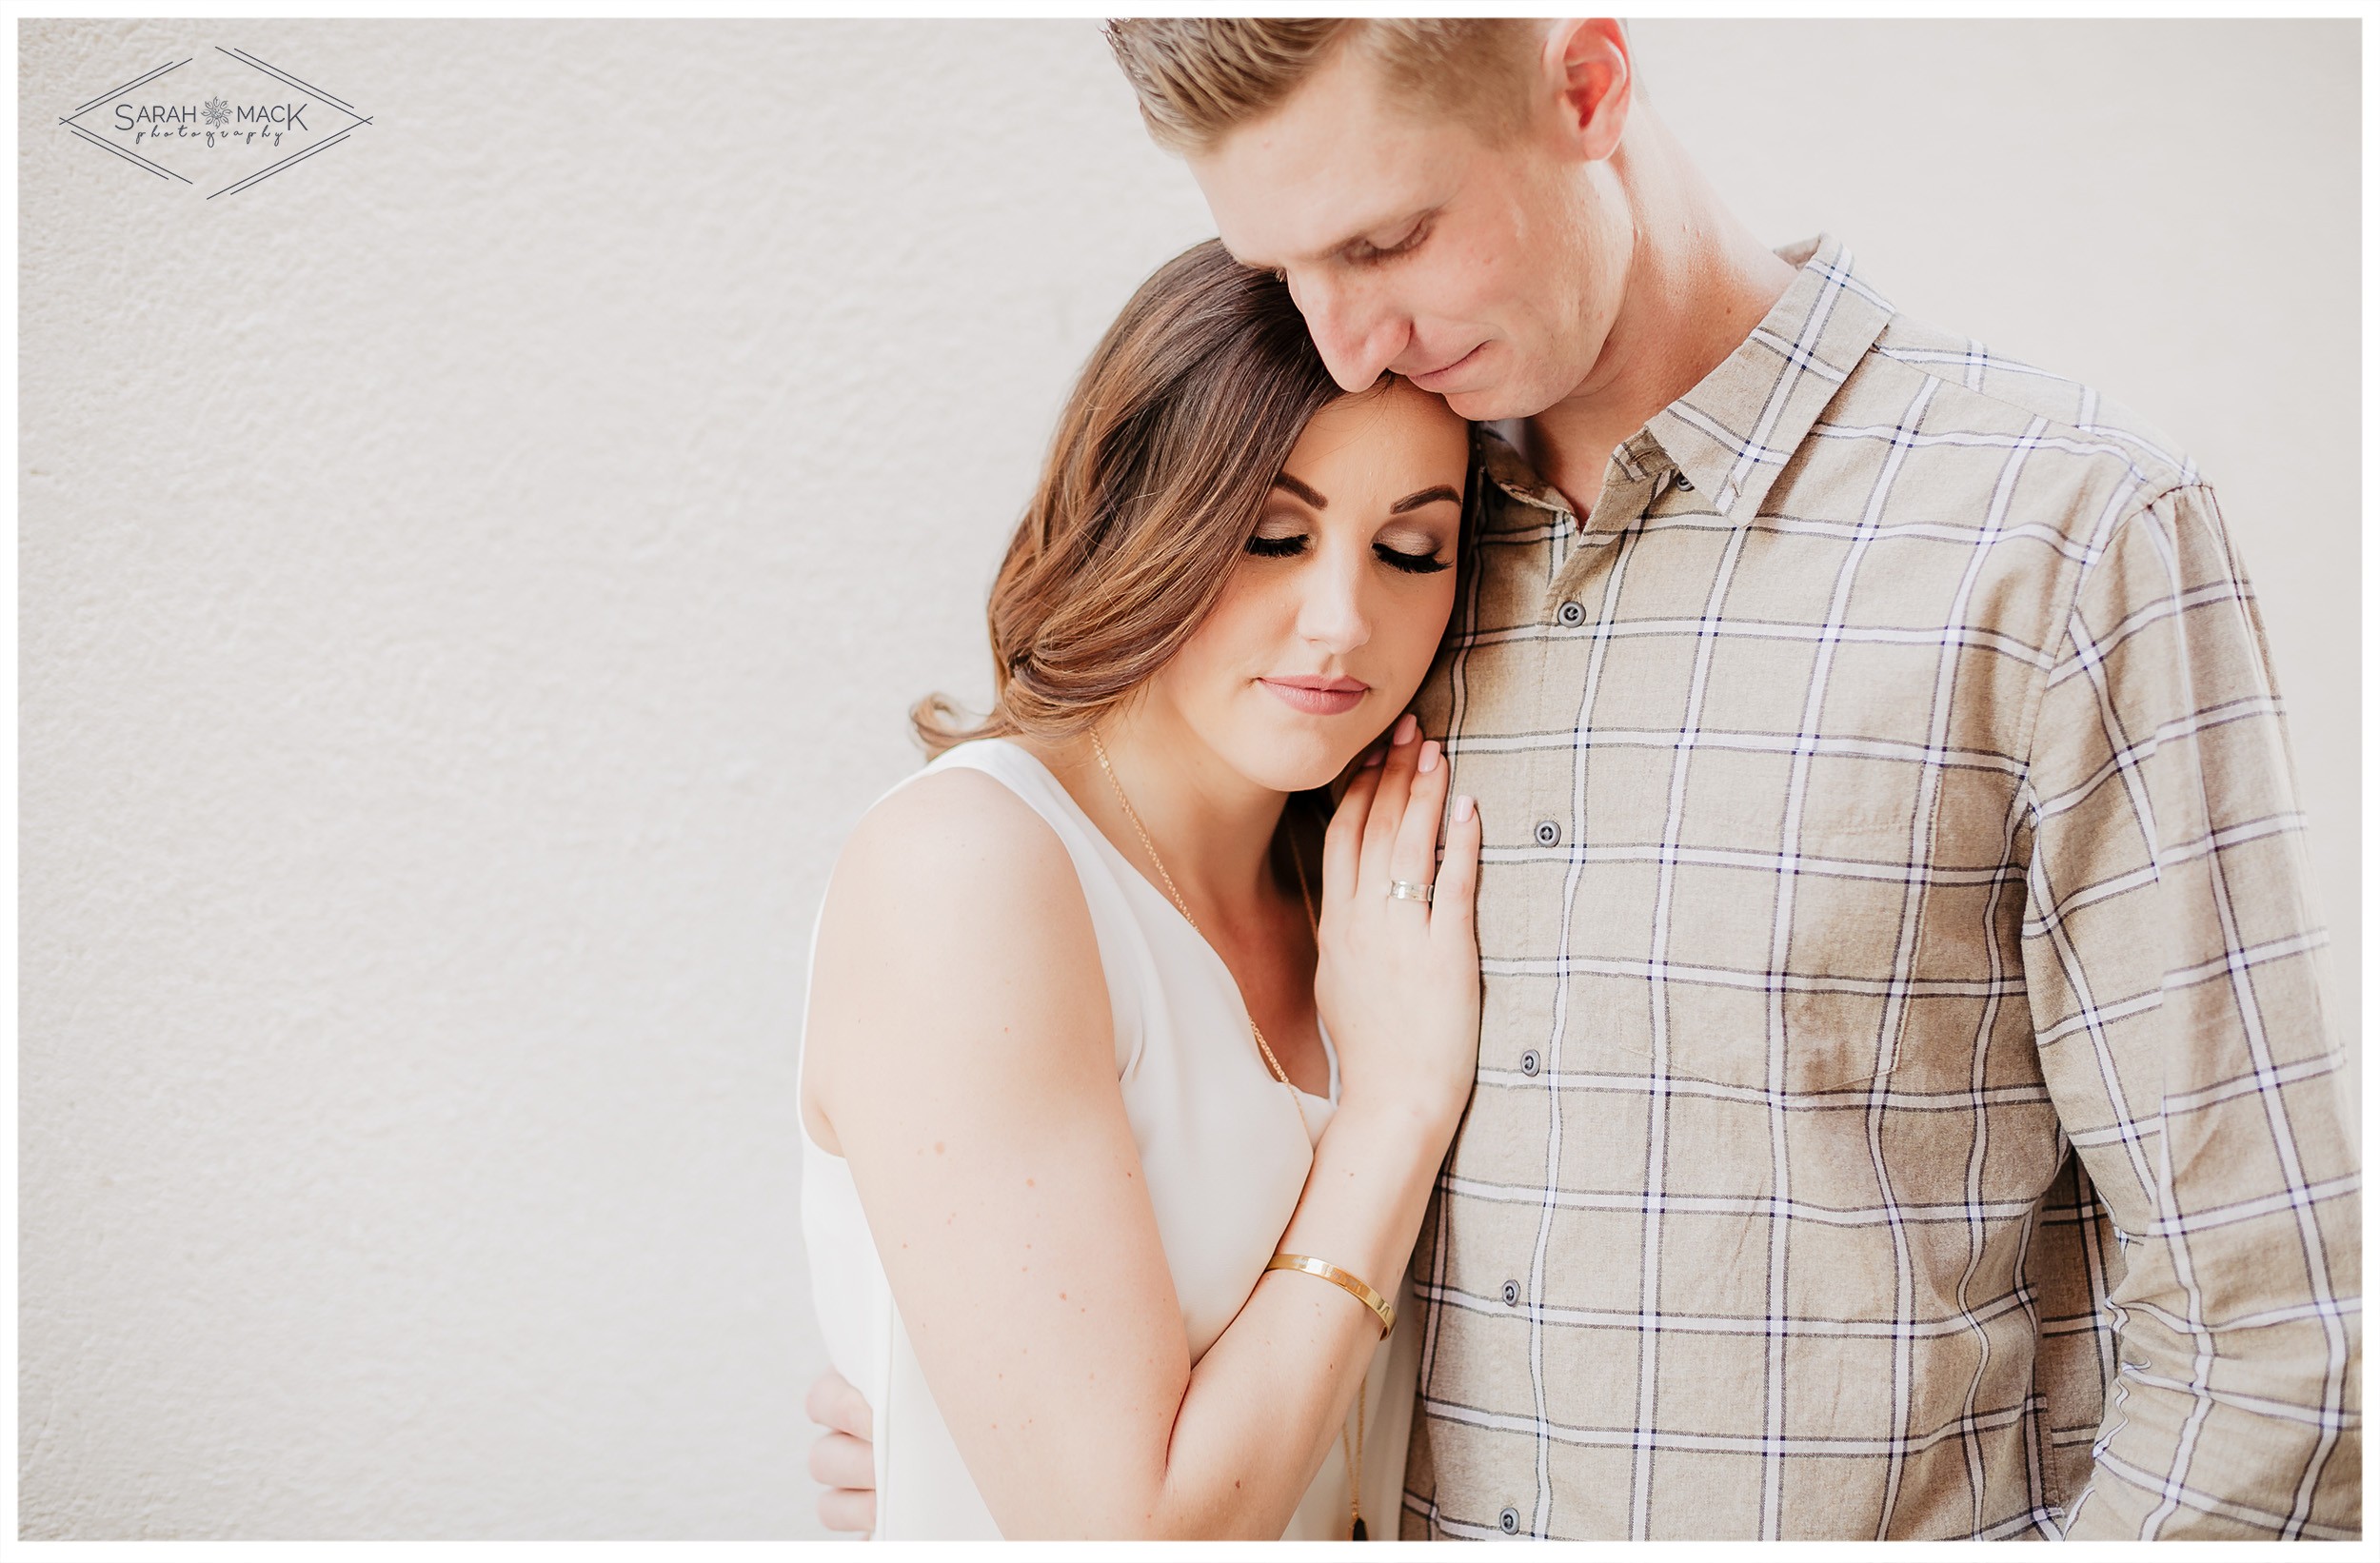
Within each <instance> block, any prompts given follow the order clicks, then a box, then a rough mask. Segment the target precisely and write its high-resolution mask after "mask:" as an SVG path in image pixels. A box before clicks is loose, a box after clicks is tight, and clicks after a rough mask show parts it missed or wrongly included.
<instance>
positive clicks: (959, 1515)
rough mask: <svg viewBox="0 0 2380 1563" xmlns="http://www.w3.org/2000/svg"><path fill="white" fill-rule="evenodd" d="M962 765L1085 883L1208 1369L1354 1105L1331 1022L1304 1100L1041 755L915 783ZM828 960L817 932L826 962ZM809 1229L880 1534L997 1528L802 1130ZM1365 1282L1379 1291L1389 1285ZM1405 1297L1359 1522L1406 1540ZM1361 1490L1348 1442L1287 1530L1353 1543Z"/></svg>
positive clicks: (1408, 1332) (878, 1275)
mask: <svg viewBox="0 0 2380 1563" xmlns="http://www.w3.org/2000/svg"><path fill="white" fill-rule="evenodd" d="M959 766H966V767H969V768H972V769H975V770H980V771H982V772H984V773H986V774H987V775H990V776H992V777H995V778H997V779H998V780H999V781H1001V782H1004V783H1005V784H1006V785H1007V786H1008V787H1009V788H1010V789H1011V790H1013V791H1014V792H1015V793H1016V794H1017V795H1018V796H1019V797H1020V798H1022V799H1023V800H1024V801H1026V802H1027V803H1029V804H1030V805H1032V807H1033V809H1034V811H1035V812H1036V813H1038V814H1039V815H1040V816H1041V818H1042V819H1043V820H1044V821H1048V824H1049V827H1050V829H1051V830H1053V831H1055V832H1056V833H1057V835H1058V839H1059V841H1061V842H1063V843H1064V845H1065V848H1066V851H1067V854H1068V855H1069V856H1070V857H1071V858H1072V859H1073V860H1074V865H1075V872H1076V873H1077V874H1078V875H1079V876H1080V878H1081V881H1082V894H1083V899H1084V900H1086V901H1087V902H1088V903H1089V905H1090V910H1091V923H1092V926H1093V928H1094V929H1095V930H1096V931H1097V933H1098V936H1099V951H1100V964H1101V969H1102V971H1103V972H1104V973H1105V976H1106V979H1107V992H1108V996H1109V999H1110V1000H1111V1002H1112V1005H1113V1008H1114V1010H1115V1019H1116V1082H1117V1085H1118V1087H1119V1089H1120V1090H1121V1092H1122V1093H1123V1100H1124V1112H1125V1115H1126V1116H1127V1118H1129V1119H1130V1121H1131V1124H1132V1136H1133V1139H1134V1140H1135V1142H1136V1143H1137V1144H1138V1145H1139V1147H1140V1166H1141V1176H1142V1177H1143V1178H1144V1179H1145V1181H1146V1184H1147V1187H1148V1191H1149V1195H1150V1197H1151V1199H1152V1200H1153V1201H1154V1203H1155V1205H1156V1209H1157V1223H1158V1229H1159V1232H1160V1236H1161V1237H1162V1238H1163V1241H1164V1245H1165V1259H1166V1263H1167V1265H1168V1267H1169V1268H1170V1269H1171V1270H1172V1271H1173V1276H1174V1290H1175V1292H1176V1294H1177V1295H1178V1296H1179V1297H1180V1302H1181V1327H1182V1333H1183V1334H1184V1335H1186V1336H1187V1337H1188V1340H1189V1345H1190V1355H1191V1360H1192V1361H1193V1362H1195V1361H1197V1360H1198V1358H1199V1357H1200V1356H1201V1355H1204V1354H1205V1352H1206V1349H1207V1348H1208V1347H1209V1346H1211V1345H1213V1344H1214V1342H1215V1339H1216V1337H1217V1336H1219V1335H1221V1334H1222V1332H1223V1329H1224V1327H1225V1326H1226V1325H1228V1324H1229V1323H1230V1322H1231V1321H1232V1317H1233V1316H1235V1315H1236V1314H1238V1313H1239V1311H1240V1305H1241V1304H1242V1303H1244V1302H1246V1301H1247V1298H1248V1294H1249V1293H1250V1292H1251V1291H1253V1290H1254V1289H1255V1286H1256V1283H1257V1281H1258V1279H1259V1276H1262V1274H1263V1271H1264V1264H1265V1261H1266V1260H1268V1259H1270V1258H1271V1257H1272V1256H1273V1254H1274V1252H1275V1249H1276V1246H1277V1244H1278V1241H1279V1237H1280V1234H1281V1232H1282V1229H1283V1228H1284V1227H1286V1226H1287V1225H1288V1222H1289V1217H1290V1214H1291V1212H1292V1211H1293V1210H1295V1209H1296V1207H1297V1203H1298V1197H1299V1192H1300V1191H1301V1190H1302V1189H1303V1188H1304V1186H1305V1178H1306V1172H1307V1169H1308V1168H1309V1167H1310V1166H1311V1165H1312V1163H1313V1156H1314V1138H1319V1136H1320V1134H1321V1131H1322V1126H1323V1124H1324V1123H1326V1122H1328V1121H1329V1118H1330V1116H1331V1113H1332V1112H1333V1110H1334V1107H1335V1104H1336V1102H1337V1100H1338V1098H1339V1055H1338V1053H1337V1051H1336V1050H1335V1049H1333V1048H1332V1047H1331V1045H1330V1039H1329V1036H1328V1034H1327V1033H1326V1034H1325V1035H1324V1037H1323V1039H1322V1040H1323V1047H1324V1051H1325V1052H1326V1053H1327V1054H1328V1055H1329V1058H1330V1096H1329V1097H1328V1098H1323V1097H1317V1096H1314V1095H1311V1094H1310V1093H1307V1092H1303V1091H1297V1092H1296V1097H1295V1098H1292V1096H1291V1092H1292V1091H1295V1090H1296V1088H1295V1087H1284V1086H1283V1085H1282V1084H1281V1083H1280V1082H1279V1080H1278V1079H1276V1078H1274V1077H1273V1076H1272V1074H1271V1073H1270V1072H1269V1071H1267V1069H1266V1068H1265V1065H1264V1061H1263V1059H1262V1058H1260V1057H1259V1055H1258V1053H1257V1050H1256V1045H1255V1042H1254V1039H1252V1038H1251V1037H1250V1036H1249V1033H1248V1012H1247V1007H1246V1005H1245V1004H1244V1003H1243V1002H1242V1001H1241V999H1240V988H1239V985H1238V983H1237V982H1235V981H1234V980H1233V979H1232V975H1231V972H1230V969H1229V968H1228V967H1226V966H1225V965H1224V964H1223V961H1222V958H1221V957H1220V956H1218V955H1217V954H1216V953H1215V951H1214V949H1213V947H1212V946H1210V945H1209V944H1208V943H1207V942H1206V940H1204V939H1203V938H1202V937H1201V936H1200V934H1199V932H1198V930H1196V929H1195V928H1193V927H1191V926H1190V924H1189V922H1188V921H1187V920H1184V919H1183V917H1182V916H1181V914H1180V911H1179V910H1177V909H1176V907H1175V906H1174V904H1173V902H1172V901H1170V900H1167V899H1166V897H1165V896H1164V894H1163V893H1162V892H1161V891H1160V890H1159V889H1158V888H1157V887H1156V886H1155V885H1153V884H1151V883H1150V882H1149V881H1148V880H1146V879H1144V878H1143V877H1142V876H1141V875H1140V872H1139V871H1138V870H1136V869H1135V868H1134V867H1133V865H1132V864H1131V862H1129V861H1127V860H1126V859H1125V858H1124V856H1123V854H1122V853H1121V852H1119V851H1118V850H1117V849H1116V847H1115V845H1114V844H1113V843H1112V842H1110V841H1108V840H1107V838H1106V837H1105V836H1103V835H1101V833H1100V830H1099V827H1098V826H1097V825H1095V824H1093V823H1092V822H1091V819H1090V817H1089V816H1088V815H1086V814H1084V813H1083V812H1082V810H1081V806H1080V805H1078V804H1077V803H1076V802H1075V801H1074V799H1073V797H1072V796H1071V795H1069V794H1068V793H1067V791H1066V789H1065V788H1064V787H1063V786H1061V784H1060V783H1059V782H1058V779H1057V778H1056V777H1054V776H1052V775H1051V774H1050V773H1049V771H1048V769H1047V768H1046V767H1044V766H1043V765H1042V764H1041V762H1040V761H1038V760H1036V759H1034V758H1033V756H1032V755H1031V754H1029V753H1028V752H1026V751H1025V750H1024V749H1022V748H1021V747H1019V746H1018V745H1016V744H1014V743H1009V742H1004V741H1002V740H999V739H982V740H978V741H976V742H969V743H962V744H959V745H957V746H956V747H954V748H951V749H948V750H945V751H944V752H943V753H942V756H941V757H940V758H939V759H937V760H936V761H935V762H933V763H932V764H930V765H927V766H926V767H925V768H924V769H922V770H921V771H919V772H918V773H916V775H915V776H912V777H910V778H907V779H906V780H904V781H903V782H902V783H900V785H902V786H905V785H907V784H908V782H913V781H915V780H917V778H918V777H921V776H927V775H931V774H933V773H934V772H937V771H942V770H950V769H953V768H956V767H959ZM894 790H898V788H897V787H896V788H895V789H894ZM817 953H818V939H817V933H816V931H815V929H813V931H812V934H811V940H810V954H811V960H812V961H813V962H814V961H815V960H816V959H817ZM1301 1111H1302V1117H1303V1119H1304V1122H1303V1125H1302V1126H1301V1124H1300V1122H1299V1118H1300V1113H1301ZM797 1116H798V1115H797ZM802 1233H803V1241H804V1243H805V1244H806V1246H807V1248H808V1251H809V1262H810V1288H811V1294H812V1296H813V1298H814V1300H815V1302H816V1304H817V1308H818V1316H819V1323H820V1326H821V1329H822V1332H823V1335H824V1336H825V1340H826V1350H827V1355H828V1356H829V1357H830V1358H831V1359H832V1360H833V1363H834V1367H835V1371H836V1372H837V1373H839V1374H841V1375H843V1377H844V1378H845V1379H847V1380H849V1381H850V1382H851V1383H852V1384H853V1385H855V1386H857V1387H858V1388H859V1390H860V1392H861V1393H862V1394H863V1395H866V1396H867V1399H868V1403H869V1405H870V1406H871V1407H872V1408H873V1410H874V1412H875V1419H876V1424H875V1425H876V1444H875V1447H876V1534H877V1535H878V1536H880V1537H884V1538H903V1539H905V1538H910V1537H997V1536H998V1535H999V1534H1000V1532H999V1529H998V1527H997V1526H995V1525H994V1524H993V1522H992V1516H991V1514H990V1513H989V1512H988V1511H987V1510H986V1509H985V1508H984V1505H983V1499H982V1495H981V1494H979V1493H978V1492H977V1491H976V1486H975V1482H974V1480H973V1478H971V1477H970V1476H969V1475H968V1474H967V1469H966V1465H965V1463H964V1462H963V1461H962V1459H961V1458H960V1455H959V1452H958V1449H957V1447H956V1446H955V1445H954V1444H953V1443H952V1441H951V1437H950V1433H949V1430H948V1429H947V1428H946V1427H945V1426H944V1425H943V1422H942V1414H941V1412H940V1410H939V1409H938V1408H937V1407H936V1405H935V1402H934V1395H933V1392H932V1390H931V1389H930V1388H929V1387H928V1386H927V1384H926V1382H925V1376H924V1374H923V1373H922V1371H921V1370H920V1368H919V1366H918V1360H917V1356H916V1355H915V1354H914V1353H913V1352H912V1351H911V1350H910V1346H909V1338H908V1334H907V1332H906V1331H905V1330H904V1329H903V1328H902V1323H901V1316H900V1311H899V1309H898V1308H897V1307H896V1306H895V1305H894V1302H893V1297H892V1292H891V1289H890V1287H889V1286H888V1285H887V1284H886V1282H885V1278H884V1268H883V1263H882V1262H881V1261H880V1260H879V1258H878V1257H877V1253H876V1246H875V1244H874V1243H873V1242H872V1241H871V1240H870V1238H869V1236H868V1229H867V1220H866V1217H864V1216H863V1214H862V1212H861V1208H860V1199H859V1195H858V1193H857V1191H856V1190H855V1189H854V1188H853V1186H852V1182H851V1171H850V1168H849V1166H848V1165H847V1164H846V1163H845V1162H844V1161H843V1158H842V1157H838V1156H834V1155H830V1154H829V1153H828V1152H826V1151H825V1150H823V1149H822V1148H821V1147H820V1146H819V1145H818V1143H817V1142H816V1141H815V1140H813V1139H811V1138H810V1137H809V1132H808V1129H807V1127H806V1125H805V1126H804V1128H803V1136H802ZM1295 1278H1298V1279H1301V1280H1307V1281H1308V1282H1309V1284H1312V1285H1315V1286H1322V1285H1325V1284H1327V1283H1325V1282H1323V1281H1319V1280H1312V1279H1311V1278H1310V1277H1295ZM1367 1278H1369V1279H1371V1280H1372V1282H1373V1284H1374V1285H1375V1286H1382V1281H1381V1279H1380V1278H1379V1277H1367ZM1382 1290H1383V1291H1385V1290H1386V1288H1385V1287H1384V1286H1382ZM1394 1300H1395V1302H1396V1304H1397V1309H1398V1319H1397V1328H1396V1331H1395V1332H1394V1334H1392V1335H1390V1337H1389V1338H1388V1339H1386V1340H1384V1341H1382V1342H1381V1343H1380V1345H1379V1347H1378V1351H1377V1352H1376V1354H1375V1355H1374V1357H1373V1360H1372V1366H1371V1370H1370V1376H1369V1379H1368V1380H1367V1382H1368V1384H1369V1392H1368V1395H1367V1410H1368V1413H1369V1418H1368V1419H1369V1424H1370V1425H1369V1426H1368V1427H1367V1428H1366V1429H1365V1432H1364V1437H1363V1519H1364V1527H1365V1530H1366V1532H1367V1533H1369V1534H1370V1535H1371V1536H1372V1537H1373V1538H1375V1539H1378V1540H1390V1539H1394V1538H1395V1536H1396V1534H1397V1531H1398V1506H1399V1505H1400V1503H1401V1502H1402V1498H1403V1491H1404V1467H1405V1439H1406V1434H1407V1432H1408V1431H1409V1429H1410V1426H1411V1419H1412V1414H1413V1397H1414V1387H1415V1383H1416V1379H1417V1370H1418V1364H1419V1334H1418V1310H1416V1309H1414V1308H1412V1307H1410V1306H1408V1304H1409V1302H1410V1300H1411V1298H1410V1296H1409V1288H1408V1287H1407V1285H1406V1284H1405V1281H1404V1278H1403V1277H1402V1276H1398V1277H1397V1289H1396V1292H1395V1294H1394ZM1352 1420H1353V1417H1352V1414H1351V1415H1350V1421H1351V1423H1352ZM1347 1490H1348V1484H1347V1470H1346V1446H1345V1443H1344V1442H1343V1441H1342V1442H1340V1443H1339V1444H1337V1445H1335V1446H1334V1447H1333V1450H1332V1453H1331V1454H1330V1456H1329V1458H1327V1459H1326V1460H1324V1461H1323V1464H1322V1469H1321V1472H1320V1473H1319V1474H1318V1475H1317V1476H1316V1478H1315V1481H1314V1484H1313V1486H1312V1487H1310V1488H1309V1489H1308V1490H1307V1492H1306V1494H1305V1497H1304V1498H1303V1499H1302V1500H1301V1501H1300V1502H1299V1506H1298V1510H1297V1513H1296V1514H1294V1515H1292V1516H1291V1519H1290V1522H1289V1528H1288V1529H1287V1530H1286V1531H1285V1532H1284V1533H1283V1535H1284V1537H1285V1538H1287V1539H1293V1540H1296V1539H1309V1538H1310V1539H1315V1540H1322V1539H1328V1538H1331V1537H1344V1536H1345V1535H1346V1534H1347V1522H1348V1515H1347Z"/></svg>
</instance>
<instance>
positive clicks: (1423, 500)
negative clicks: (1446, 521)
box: [1388, 484, 1462, 516]
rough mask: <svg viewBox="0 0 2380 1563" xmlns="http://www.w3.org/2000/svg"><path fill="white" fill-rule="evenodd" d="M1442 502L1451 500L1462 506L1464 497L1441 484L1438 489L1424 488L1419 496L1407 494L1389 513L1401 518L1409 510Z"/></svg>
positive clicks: (1389, 509)
mask: <svg viewBox="0 0 2380 1563" xmlns="http://www.w3.org/2000/svg"><path fill="white" fill-rule="evenodd" d="M1440 500H1451V501H1452V502H1453V503H1455V504H1457V505H1460V504H1461V503H1462V496H1461V495H1460V494H1458V493H1456V492H1455V491H1454V490H1453V489H1451V488H1449V487H1447V486H1446V485H1444V484H1439V485H1438V486H1437V487H1436V488H1424V489H1422V490H1421V491H1420V492H1419V493H1418V494H1407V495H1406V496H1405V497H1404V498H1403V499H1400V500H1398V502H1397V503H1396V504H1394V505H1390V506H1389V507H1388V513H1389V514H1390V515H1392V516H1401V515H1403V514H1404V513H1405V512H1406V511H1408V510H1418V509H1420V508H1421V507H1422V506H1423V505H1436V504H1437V503H1438V501H1440Z"/></svg>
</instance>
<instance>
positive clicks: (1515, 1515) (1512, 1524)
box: [1496, 1509, 1520, 1535]
mask: <svg viewBox="0 0 2380 1563" xmlns="http://www.w3.org/2000/svg"><path fill="white" fill-rule="evenodd" d="M1496 1528H1497V1530H1499V1531H1501V1532H1503V1533H1505V1534H1506V1535H1518V1534H1519V1533H1520V1511H1519V1510H1517V1509H1507V1510H1505V1511H1504V1512H1503V1513H1502V1514H1498V1515H1497V1516H1496Z"/></svg>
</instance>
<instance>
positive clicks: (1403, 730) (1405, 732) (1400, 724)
mask: <svg viewBox="0 0 2380 1563" xmlns="http://www.w3.org/2000/svg"><path fill="white" fill-rule="evenodd" d="M1420 730H1421V723H1419V722H1416V721H1415V720H1414V719H1413V713H1412V712H1411V711H1407V712H1406V713H1405V714H1404V715H1403V716H1401V717H1398V719H1397V736H1396V737H1395V738H1394V739H1393V740H1391V742H1397V743H1411V742H1413V735H1414V734H1416V733H1418V732H1419V731H1420Z"/></svg>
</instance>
